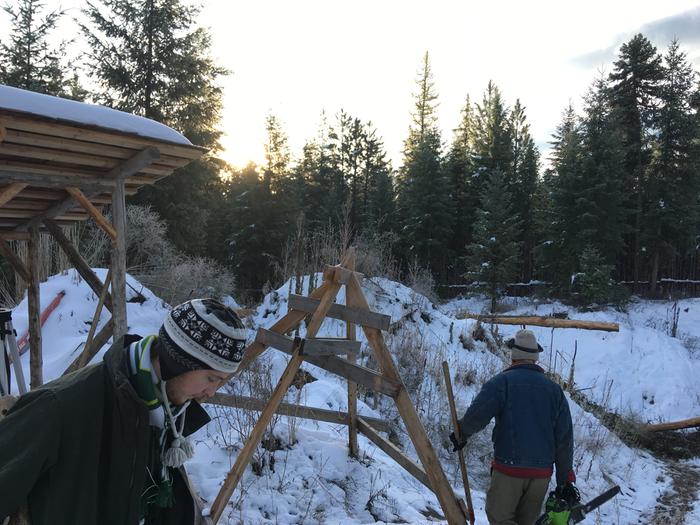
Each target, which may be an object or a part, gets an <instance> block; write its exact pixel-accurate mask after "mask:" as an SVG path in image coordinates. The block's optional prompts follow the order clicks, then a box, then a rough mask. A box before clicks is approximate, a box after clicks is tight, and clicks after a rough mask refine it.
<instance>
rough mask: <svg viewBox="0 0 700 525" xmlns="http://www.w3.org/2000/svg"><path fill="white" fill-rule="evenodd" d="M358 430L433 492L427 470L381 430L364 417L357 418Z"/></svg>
mask: <svg viewBox="0 0 700 525" xmlns="http://www.w3.org/2000/svg"><path fill="white" fill-rule="evenodd" d="M357 428H358V430H359V431H360V432H361V433H362V434H364V435H365V436H367V437H368V438H369V440H370V441H371V442H372V443H374V444H375V445H377V446H378V447H379V448H380V449H381V450H382V451H384V453H385V454H386V455H387V456H389V457H390V458H391V459H393V460H394V461H396V462H397V463H398V464H399V465H401V466H402V467H403V468H404V469H405V470H406V472H408V473H409V474H410V475H411V476H413V477H414V478H416V479H417V480H418V481H420V482H421V483H422V484H423V485H424V486H426V487H427V488H428V489H430V490H431V491H432V490H433V487H432V486H431V485H430V479H428V474H426V472H425V470H423V467H421V466H420V465H419V464H418V463H416V462H415V461H413V460H412V459H411V458H409V457H408V456H406V455H405V454H404V453H403V452H402V451H401V450H400V449H399V448H398V447H397V446H396V445H394V444H393V443H392V442H391V441H389V440H388V439H386V438H385V437H384V436H382V435H380V434H379V432H378V430H379V429H375V428H373V427H372V425H371V424H370V422H369V421H367V419H366V418H364V417H362V416H358V417H357Z"/></svg>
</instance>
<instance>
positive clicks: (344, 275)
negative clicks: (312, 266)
mask: <svg viewBox="0 0 700 525" xmlns="http://www.w3.org/2000/svg"><path fill="white" fill-rule="evenodd" d="M353 275H354V276H355V277H356V278H357V279H358V280H359V281H360V282H362V279H363V277H364V276H363V275H362V274H361V273H358V272H354V271H352V270H348V269H347V268H343V267H342V266H326V269H325V270H323V278H324V280H326V281H331V282H334V283H336V284H348V283H349V282H350V278H351V277H352V276H353Z"/></svg>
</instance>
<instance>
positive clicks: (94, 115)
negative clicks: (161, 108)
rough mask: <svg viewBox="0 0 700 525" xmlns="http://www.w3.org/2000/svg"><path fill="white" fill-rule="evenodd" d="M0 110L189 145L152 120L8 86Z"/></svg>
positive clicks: (2, 89)
mask: <svg viewBox="0 0 700 525" xmlns="http://www.w3.org/2000/svg"><path fill="white" fill-rule="evenodd" d="M2 109H7V110H10V111H21V112H23V113H31V114H33V115H39V116H42V117H48V118H52V119H59V120H67V121H70V122H73V123H76V124H84V125H89V126H98V127H100V128H107V129H112V130H116V131H122V132H126V133H134V134H136V135H140V136H142V137H148V138H151V139H156V140H164V141H167V142H174V143H176V144H183V145H186V146H191V145H192V143H191V142H190V141H189V140H187V138H186V137H185V136H184V135H182V134H180V133H178V132H177V131H175V130H174V129H172V128H169V127H168V126H166V125H165V124H161V123H160V122H156V121H155V120H151V119H147V118H144V117H139V116H136V115H132V114H130V113H124V112H123V111H117V110H116V109H111V108H107V107H105V106H98V105H96V104H87V103H84V102H76V101H75V100H68V99H65V98H59V97H53V96H51V95H43V94H41V93H34V92H33V91H26V90H24V89H17V88H13V87H10V86H3V85H0V110H2Z"/></svg>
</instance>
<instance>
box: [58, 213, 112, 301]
mask: <svg viewBox="0 0 700 525" xmlns="http://www.w3.org/2000/svg"><path fill="white" fill-rule="evenodd" d="M44 224H45V225H46V229H47V230H49V232H50V233H51V235H52V236H53V238H54V239H56V242H57V243H58V245H59V246H60V247H61V249H62V250H63V252H64V253H65V254H66V255H67V256H68V259H69V260H70V262H71V264H72V265H73V266H74V267H75V269H76V271H77V272H78V273H79V274H80V276H81V277H82V278H83V279H85V282H86V283H88V285H89V286H90V288H92V291H93V292H95V295H97V296H100V295H101V294H102V288H103V284H102V281H100V278H99V277H97V275H95V272H93V271H92V268H90V265H89V264H88V263H87V262H85V259H83V258H82V257H81V256H80V254H79V253H78V250H76V249H75V246H73V245H72V244H71V242H70V241H69V240H68V237H66V235H65V234H64V233H63V230H61V227H60V226H58V224H56V223H55V222H53V221H51V220H48V219H46V220H45V221H44ZM105 307H106V308H107V310H109V311H110V312H111V311H112V297H111V296H110V295H109V294H107V296H106V297H105Z"/></svg>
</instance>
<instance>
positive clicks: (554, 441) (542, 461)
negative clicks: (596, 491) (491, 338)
mask: <svg viewBox="0 0 700 525" xmlns="http://www.w3.org/2000/svg"><path fill="white" fill-rule="evenodd" d="M507 344H508V346H509V347H510V348H511V359H512V364H511V366H510V367H508V368H507V369H506V370H504V371H503V372H501V373H500V374H498V375H497V376H495V377H493V378H492V379H490V380H489V381H488V382H486V383H485V384H484V386H483V387H482V389H481V391H480V392H479V394H478V395H477V396H476V398H475V399H474V401H473V402H472V404H471V406H470V407H469V409H468V410H467V412H466V413H465V414H464V417H462V419H461V420H460V421H459V429H460V438H461V440H460V441H459V442H458V441H457V440H456V438H455V436H454V433H453V434H451V435H450V440H451V441H452V443H453V445H454V450H455V451H457V450H459V449H461V448H463V447H464V446H465V444H466V441H467V439H468V438H469V436H471V435H473V434H475V433H476V432H478V431H480V430H482V429H483V428H484V427H486V425H488V423H489V421H491V419H492V418H496V425H495V427H494V429H493V435H492V438H491V439H492V441H493V446H494V458H493V462H492V470H491V485H490V487H489V490H488V493H487V495H486V515H487V516H488V519H489V523H490V524H491V525H532V524H533V523H534V522H535V520H536V519H537V518H538V516H539V515H540V513H541V509H542V502H543V501H544V498H545V496H546V494H547V488H548V486H549V479H550V477H551V476H552V473H553V469H552V466H553V465H555V466H556V482H557V489H556V491H557V495H558V496H559V497H561V498H563V499H565V500H567V501H568V502H569V503H570V504H575V503H576V502H577V501H578V490H577V489H576V487H575V486H574V485H573V482H574V481H575V480H576V477H575V475H574V472H573V468H572V467H573V452H574V439H573V429H572V425H571V414H570V413H569V404H568V402H567V400H566V397H565V396H564V392H563V391H562V389H561V387H560V386H559V385H557V384H556V383H554V382H553V381H551V380H550V379H548V378H547V376H545V374H544V370H542V368H540V367H539V366H538V365H537V364H536V362H537V358H538V356H539V353H540V352H541V351H542V347H541V346H540V345H539V344H537V340H536V339H535V335H534V334H533V333H532V331H530V330H520V331H518V332H517V333H516V335H515V338H514V339H511V340H509V341H508V342H507Z"/></svg>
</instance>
